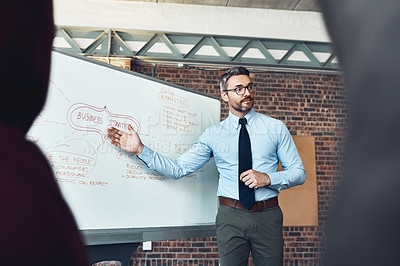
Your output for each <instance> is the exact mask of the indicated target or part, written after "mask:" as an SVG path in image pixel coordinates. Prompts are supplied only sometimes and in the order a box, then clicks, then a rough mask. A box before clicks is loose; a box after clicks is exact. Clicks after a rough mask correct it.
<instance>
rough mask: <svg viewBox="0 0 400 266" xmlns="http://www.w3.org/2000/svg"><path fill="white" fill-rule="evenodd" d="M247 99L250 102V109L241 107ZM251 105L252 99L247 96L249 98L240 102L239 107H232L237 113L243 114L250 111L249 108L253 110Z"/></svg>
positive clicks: (252, 103)
mask: <svg viewBox="0 0 400 266" xmlns="http://www.w3.org/2000/svg"><path fill="white" fill-rule="evenodd" d="M248 99H250V100H251V106H250V107H244V106H242V102H244V101H245V100H248ZM253 105H254V99H253V97H251V96H249V97H246V98H244V99H243V100H241V101H240V104H239V106H234V105H232V107H233V109H235V110H236V111H238V112H241V113H245V112H248V111H250V110H251V108H253Z"/></svg>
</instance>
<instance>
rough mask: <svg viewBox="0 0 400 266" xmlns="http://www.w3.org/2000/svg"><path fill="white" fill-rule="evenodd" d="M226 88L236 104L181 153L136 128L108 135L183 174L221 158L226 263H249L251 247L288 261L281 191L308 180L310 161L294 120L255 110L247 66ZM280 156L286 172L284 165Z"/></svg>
mask: <svg viewBox="0 0 400 266" xmlns="http://www.w3.org/2000/svg"><path fill="white" fill-rule="evenodd" d="M220 88H221V98H222V100H223V101H225V102H226V103H227V104H228V106H229V116H228V118H226V119H225V120H223V121H222V122H220V123H219V124H217V125H215V126H211V127H209V128H208V129H206V131H205V132H204V133H203V134H202V135H201V136H200V137H199V139H198V140H197V141H196V142H195V143H194V145H193V147H192V148H190V149H189V150H188V151H187V152H185V153H184V154H182V155H181V156H180V157H179V158H178V159H176V160H173V159H170V158H167V157H165V156H163V155H161V154H159V153H157V152H154V151H152V150H151V149H149V148H148V147H147V146H145V145H143V144H142V142H141V140H140V138H139V136H138V134H137V133H136V132H135V131H134V130H133V129H132V127H129V130H130V132H131V134H129V133H125V132H122V131H120V130H118V129H116V128H113V127H112V128H110V129H108V137H109V138H110V140H111V143H112V144H114V145H115V146H117V147H119V148H121V149H123V150H125V151H128V152H132V153H135V154H136V155H137V156H138V157H139V158H140V159H141V160H142V161H144V162H145V163H146V165H147V167H149V168H150V169H152V170H156V171H158V172H160V173H162V174H164V175H166V176H169V177H172V178H175V179H177V178H180V177H183V176H185V175H188V174H190V173H193V172H195V171H196V170H198V169H199V168H201V167H202V166H203V165H204V164H206V163H207V162H208V161H209V160H210V159H211V158H212V157H214V159H215V163H216V166H217V168H218V172H219V174H220V178H219V185H218V196H219V202H220V206H219V208H218V214H217V218H216V228H217V239H218V252H219V258H220V264H221V265H222V266H232V265H247V261H248V257H249V253H250V251H251V253H252V256H253V259H254V262H255V264H256V265H262V266H264V265H282V263H283V236H282V221H283V217H282V211H281V209H280V207H279V205H278V198H277V196H278V194H279V190H281V189H287V188H290V187H292V186H296V185H301V184H303V183H304V181H305V176H306V175H305V170H304V167H303V163H302V161H301V159H300V156H299V153H298V151H297V149H296V146H295V144H294V142H293V140H292V137H291V135H290V133H289V131H288V129H287V128H286V126H285V125H284V124H283V123H282V122H281V121H279V120H276V119H274V118H271V117H268V116H265V115H262V114H259V113H256V112H255V111H254V109H253V105H254V93H255V85H254V84H253V83H252V82H251V79H250V76H249V71H248V70H247V69H246V68H244V67H234V68H232V69H230V70H228V71H227V72H226V73H225V74H223V75H222V76H221V79H220ZM221 144H223V145H221ZM221 146H223V147H224V148H223V149H221ZM226 147H227V148H226ZM243 154H246V155H243ZM279 161H280V162H281V164H282V166H283V169H284V171H281V172H277V170H278V163H279Z"/></svg>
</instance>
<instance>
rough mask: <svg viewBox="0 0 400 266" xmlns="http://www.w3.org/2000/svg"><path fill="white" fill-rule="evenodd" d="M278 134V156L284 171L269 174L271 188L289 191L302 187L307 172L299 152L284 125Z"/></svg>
mask: <svg viewBox="0 0 400 266" xmlns="http://www.w3.org/2000/svg"><path fill="white" fill-rule="evenodd" d="M279 130H280V132H277V133H278V134H277V136H278V146H277V155H278V159H279V161H280V162H281V164H282V167H283V171H280V172H275V173H267V174H268V176H269V178H270V179H271V185H270V186H269V187H270V188H272V189H275V190H282V189H287V188H290V187H293V186H298V185H301V184H303V183H304V182H305V180H306V171H305V170H304V166H303V162H302V161H301V158H300V155H299V152H298V151H297V148H296V145H295V144H294V141H293V139H292V136H291V135H290V132H289V130H288V129H287V128H286V126H285V125H284V124H283V123H282V126H281V127H279Z"/></svg>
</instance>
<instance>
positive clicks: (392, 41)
mask: <svg viewBox="0 0 400 266" xmlns="http://www.w3.org/2000/svg"><path fill="white" fill-rule="evenodd" d="M321 3H322V7H323V10H324V15H325V20H326V25H327V28H328V30H329V33H330V35H331V38H332V41H333V44H334V46H335V48H336V51H337V54H338V58H339V61H340V65H341V68H342V70H343V75H344V80H345V83H346V87H347V89H348V92H349V98H350V126H349V134H348V138H347V140H346V141H347V145H346V148H345V150H346V156H345V169H344V178H343V181H342V184H341V186H340V188H339V190H338V193H337V195H336V199H335V201H334V206H333V212H332V215H331V218H330V223H329V226H328V238H327V239H328V241H327V242H328V244H327V249H326V257H327V260H326V264H327V265H341V266H346V265H349V266H350V265H351V266H354V265H363V266H365V265H367V266H368V265H371V266H372V265H385V266H390V265H400V253H399V250H400V229H399V228H400V226H399V225H400V193H399V188H400V167H399V165H400V135H399V132H400V104H399V103H400V85H399V78H398V77H399V73H400V65H399V62H400V52H399V43H400V27H399V25H400V1H399V0H381V1H376V0H322V1H321Z"/></svg>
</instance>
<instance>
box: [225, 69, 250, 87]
mask: <svg viewBox="0 0 400 266" xmlns="http://www.w3.org/2000/svg"><path fill="white" fill-rule="evenodd" d="M238 75H246V76H248V77H249V75H250V72H249V70H248V69H247V68H245V67H242V66H240V67H232V68H231V69H229V70H228V71H226V72H225V73H224V74H222V76H221V77H220V78H219V87H220V89H221V92H222V91H223V90H225V89H226V83H227V82H228V80H229V79H230V77H232V76H238Z"/></svg>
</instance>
